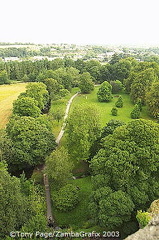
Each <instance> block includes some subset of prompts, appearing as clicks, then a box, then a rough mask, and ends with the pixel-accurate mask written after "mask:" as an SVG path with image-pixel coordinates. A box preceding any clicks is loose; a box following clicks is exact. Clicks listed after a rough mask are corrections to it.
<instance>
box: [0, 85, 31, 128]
mask: <svg viewBox="0 0 159 240" xmlns="http://www.w3.org/2000/svg"><path fill="white" fill-rule="evenodd" d="M26 85H27V83H16V84H11V85H1V86H0V129H2V128H4V127H5V126H6V124H7V122H8V119H9V116H10V115H11V113H12V108H13V101H14V100H16V99H17V97H18V96H19V94H20V93H21V92H25V88H26Z"/></svg>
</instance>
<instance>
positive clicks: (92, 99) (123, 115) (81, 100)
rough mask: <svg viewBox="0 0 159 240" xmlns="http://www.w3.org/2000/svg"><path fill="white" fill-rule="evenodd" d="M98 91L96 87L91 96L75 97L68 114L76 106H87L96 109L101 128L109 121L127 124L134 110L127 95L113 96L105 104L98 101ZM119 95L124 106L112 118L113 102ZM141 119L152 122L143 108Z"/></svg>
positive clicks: (81, 95)
mask: <svg viewBox="0 0 159 240" xmlns="http://www.w3.org/2000/svg"><path fill="white" fill-rule="evenodd" d="M98 89H99V86H96V87H95V89H94V91H93V92H92V93H91V94H80V95H79V96H77V97H76V98H75V99H74V101H73V103H72V105H71V109H70V113H71V112H72V110H73V108H74V107H76V106H77V105H78V104H80V105H81V104H89V105H92V106H95V107H96V108H97V109H98V111H99V115H100V124H101V127H104V126H105V125H106V123H107V122H108V121H110V120H111V119H116V120H122V121H124V122H125V123H128V122H129V121H131V120H132V119H131V117H130V113H131V111H132V110H133V108H134V104H133V103H132V102H131V100H130V96H129V95H128V94H125V93H120V94H113V99H112V101H111V102H108V103H105V102H99V101H98V99H97V91H98ZM119 95H121V96H122V98H123V102H124V106H123V107H122V108H118V115H117V116H112V114H111V109H112V108H113V107H115V102H116V101H117V99H118V96H119ZM141 118H144V119H151V120H152V118H151V117H149V116H148V112H147V109H146V107H143V111H142V113H141Z"/></svg>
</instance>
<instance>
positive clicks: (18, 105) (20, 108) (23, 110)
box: [13, 97, 41, 117]
mask: <svg viewBox="0 0 159 240" xmlns="http://www.w3.org/2000/svg"><path fill="white" fill-rule="evenodd" d="M40 113H41V111H40V108H39V107H38V102H37V101H36V100H34V99H33V98H31V97H20V98H18V99H17V100H15V101H14V102H13V114H16V115H18V116H30V117H39V116H40Z"/></svg>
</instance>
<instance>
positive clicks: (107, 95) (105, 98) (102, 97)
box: [97, 81, 113, 102]
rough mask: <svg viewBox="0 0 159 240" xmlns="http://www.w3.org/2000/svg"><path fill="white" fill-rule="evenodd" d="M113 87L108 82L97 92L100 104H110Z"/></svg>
mask: <svg viewBox="0 0 159 240" xmlns="http://www.w3.org/2000/svg"><path fill="white" fill-rule="evenodd" d="M111 91H112V86H111V85H110V84H109V83H108V82H106V81H105V82H103V83H102V84H101V86H100V88H99V90H98V92H97V98H98V101H99V102H110V101H111V100H112V98H113V97H112V92H111Z"/></svg>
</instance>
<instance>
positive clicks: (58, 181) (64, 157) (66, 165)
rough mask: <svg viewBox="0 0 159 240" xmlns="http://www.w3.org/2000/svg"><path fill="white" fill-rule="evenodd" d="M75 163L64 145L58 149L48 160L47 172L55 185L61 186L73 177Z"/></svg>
mask: <svg viewBox="0 0 159 240" xmlns="http://www.w3.org/2000/svg"><path fill="white" fill-rule="evenodd" d="M72 168H73V164H72V162H71V161H70V157H69V154H68V152H67V150H66V149H65V148H64V147H61V148H59V149H56V150H55V151H53V152H52V153H51V155H50V156H49V157H48V158H47V160H46V173H47V174H48V176H49V179H50V180H51V181H52V182H53V184H54V186H56V187H61V186H63V185H64V184H66V183H67V181H68V179H69V178H71V176H72V174H71V171H72Z"/></svg>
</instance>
